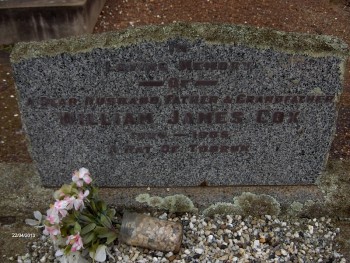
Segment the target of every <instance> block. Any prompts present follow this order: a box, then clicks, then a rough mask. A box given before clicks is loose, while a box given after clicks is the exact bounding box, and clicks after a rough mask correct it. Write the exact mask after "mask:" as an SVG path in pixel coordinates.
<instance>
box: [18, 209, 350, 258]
mask: <svg viewBox="0 0 350 263" xmlns="http://www.w3.org/2000/svg"><path fill="white" fill-rule="evenodd" d="M156 216H157V217H159V218H163V219H166V218H168V214H164V213H163V214H159V213H158V214H157V215H156ZM169 217H170V218H168V220H171V221H181V222H182V224H183V226H184V237H183V242H182V248H181V251H180V253H178V254H175V255H174V254H173V253H172V252H168V253H167V252H160V251H153V250H147V249H143V248H137V247H130V246H128V245H125V244H115V245H114V246H112V247H111V252H112V254H113V256H114V258H115V260H113V259H109V260H107V261H106V262H125V263H128V262H130V263H131V262H137V263H143V262H174V263H177V262H179V263H180V262H198V263H199V262H200V263H202V262H213V263H221V262H222V263H224V262H230V263H231V262H312V263H313V262H341V263H343V262H346V260H345V259H344V258H343V256H342V255H341V254H339V253H338V252H337V244H336V241H335V237H336V235H337V233H339V231H340V230H339V229H338V228H335V227H334V226H333V225H332V222H331V219H328V218H320V219H304V218H283V217H279V218H277V217H275V216H269V215H266V216H261V217H260V218H253V217H245V218H242V217H241V216H237V215H236V216H229V215H228V216H216V217H215V218H205V217H204V216H201V215H189V214H186V215H183V216H181V217H175V215H169ZM28 248H29V250H30V253H28V254H27V255H25V256H18V258H13V262H16V261H17V262H22V263H34V262H35V263H36V262H43V263H45V262H58V261H57V259H55V257H54V251H53V247H52V244H51V242H50V240H47V238H46V237H45V236H42V237H41V239H40V240H38V241H36V242H32V243H30V244H28ZM91 262H92V261H91Z"/></svg>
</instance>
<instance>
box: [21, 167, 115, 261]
mask: <svg viewBox="0 0 350 263" xmlns="http://www.w3.org/2000/svg"><path fill="white" fill-rule="evenodd" d="M54 198H55V202H54V204H51V205H50V209H48V210H47V215H46V216H43V215H41V213H40V212H39V211H35V212H34V216H35V218H36V219H37V220H32V219H27V220H26V223H27V224H29V225H33V226H37V227H43V228H44V230H43V234H45V235H49V236H50V238H51V239H52V241H53V243H54V245H55V247H56V257H58V258H59V260H60V262H61V263H73V262H74V263H75V262H79V263H80V262H81V263H83V262H87V261H86V260H85V259H84V255H87V254H89V255H90V257H91V258H92V259H93V261H94V262H95V260H96V261H98V262H103V261H105V260H106V257H107V254H108V255H109V256H110V257H112V255H111V254H110V252H109V250H108V248H107V245H108V244H111V243H112V242H113V241H114V240H115V239H116V238H117V237H118V233H119V230H118V228H117V225H116V217H115V213H116V211H115V210H114V209H109V208H108V207H107V205H106V203H105V202H104V201H103V200H100V199H99V197H98V189H97V188H96V187H94V186H93V184H92V179H91V175H90V173H89V170H87V169H86V168H81V169H79V171H75V172H74V173H73V176H72V183H71V184H69V185H66V184H65V185H63V186H62V187H61V188H60V189H59V190H57V191H56V192H55V193H54ZM112 258H113V257H112Z"/></svg>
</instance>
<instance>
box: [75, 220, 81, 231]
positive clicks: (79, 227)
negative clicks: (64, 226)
mask: <svg viewBox="0 0 350 263" xmlns="http://www.w3.org/2000/svg"><path fill="white" fill-rule="evenodd" d="M80 231H81V226H80V225H79V223H78V222H76V223H75V225H74V232H75V233H78V232H80Z"/></svg>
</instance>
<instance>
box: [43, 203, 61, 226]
mask: <svg viewBox="0 0 350 263" xmlns="http://www.w3.org/2000/svg"><path fill="white" fill-rule="evenodd" d="M46 214H47V216H46V219H47V220H48V221H49V222H50V224H51V225H54V224H58V223H59V222H60V218H59V216H58V210H57V209H56V208H55V207H54V206H52V207H51V208H50V209H49V210H47V212H46Z"/></svg>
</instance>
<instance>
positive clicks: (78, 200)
mask: <svg viewBox="0 0 350 263" xmlns="http://www.w3.org/2000/svg"><path fill="white" fill-rule="evenodd" d="M89 193H90V192H89V190H86V191H85V192H84V193H83V192H82V191H80V192H79V194H78V198H76V199H75V200H74V208H75V210H79V209H83V208H84V207H85V205H84V199H85V197H87V196H88V195H89Z"/></svg>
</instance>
